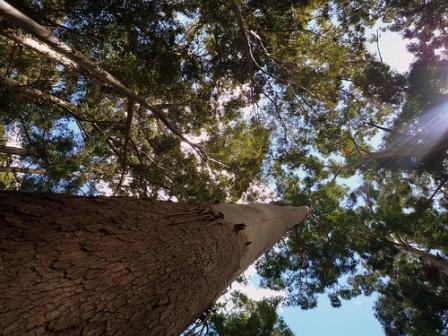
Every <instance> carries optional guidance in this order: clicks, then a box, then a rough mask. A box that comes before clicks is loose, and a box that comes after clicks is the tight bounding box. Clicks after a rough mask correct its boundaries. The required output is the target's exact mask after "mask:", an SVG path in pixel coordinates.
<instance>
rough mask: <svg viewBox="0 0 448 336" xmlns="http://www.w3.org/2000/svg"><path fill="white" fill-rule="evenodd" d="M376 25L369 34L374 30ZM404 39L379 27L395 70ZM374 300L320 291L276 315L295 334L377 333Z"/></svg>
mask: <svg viewBox="0 0 448 336" xmlns="http://www.w3.org/2000/svg"><path fill="white" fill-rule="evenodd" d="M376 28H379V26H377V27H376ZM376 28H375V29H373V30H372V34H376ZM407 43H408V42H407V41H406V40H404V39H403V38H402V37H401V36H400V35H399V34H397V33H392V32H381V31H379V43H378V46H379V49H380V52H381V56H382V59H383V61H384V63H387V64H389V65H390V66H391V67H392V68H393V69H394V70H396V71H398V72H402V73H403V72H406V71H407V70H408V69H409V65H410V64H411V63H412V60H413V57H412V54H411V53H409V52H408V51H407V49H406V44H407ZM368 47H369V50H370V51H371V52H372V53H373V54H376V55H377V54H378V52H377V45H376V43H374V44H371V45H369V46H368ZM375 301H376V297H375V296H370V297H366V296H359V297H357V298H355V299H353V300H350V301H343V303H342V306H341V307H340V308H333V307H331V305H330V302H329V300H328V297H327V296H326V295H325V294H324V295H321V296H320V298H319V304H318V307H317V308H315V309H312V310H307V311H304V310H301V309H299V308H283V309H282V310H281V311H280V315H281V316H282V317H283V318H284V319H285V321H286V322H287V323H288V325H289V326H290V328H291V329H292V330H293V331H294V333H295V334H296V335H297V336H351V335H363V336H381V335H384V332H383V329H382V327H381V325H380V323H379V322H378V321H377V320H376V318H375V317H374V314H373V304H374V302H375Z"/></svg>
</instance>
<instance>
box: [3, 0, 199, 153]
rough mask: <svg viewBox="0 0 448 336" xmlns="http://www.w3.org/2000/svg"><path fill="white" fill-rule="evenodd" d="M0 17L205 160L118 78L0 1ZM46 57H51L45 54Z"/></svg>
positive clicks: (163, 117) (153, 108) (169, 124)
mask: <svg viewBox="0 0 448 336" xmlns="http://www.w3.org/2000/svg"><path fill="white" fill-rule="evenodd" d="M0 15H1V16H3V17H4V18H5V19H6V20H8V21H9V22H11V23H13V24H15V25H16V26H18V27H20V28H22V29H23V30H25V31H26V32H28V33H30V34H31V35H33V36H35V37H36V38H37V39H39V40H40V41H42V42H44V43H46V44H47V45H49V46H50V47H51V48H53V49H54V50H55V51H56V52H58V53H60V54H62V55H63V56H65V57H66V58H68V59H69V60H70V61H72V62H74V63H75V64H76V65H77V66H78V67H79V69H82V70H83V71H85V72H86V73H88V74H90V75H92V76H93V77H95V78H96V79H98V80H100V81H101V82H103V83H105V84H108V85H110V86H111V87H113V88H114V89H115V90H116V91H117V92H118V93H120V94H122V95H123V96H125V97H127V98H128V99H131V100H132V101H134V102H137V103H139V104H140V105H141V106H143V107H145V108H146V109H148V110H150V111H151V112H152V113H153V114H154V115H155V116H156V117H157V118H159V119H160V120H161V121H162V122H163V123H164V124H165V126H166V127H167V128H168V129H169V130H170V131H171V132H172V133H173V134H174V135H176V136H177V137H179V138H180V139H181V140H182V141H184V142H185V143H187V144H189V145H190V146H191V147H192V148H193V149H194V150H195V151H196V152H197V153H198V155H199V156H200V157H201V158H202V159H207V155H206V153H204V151H203V150H202V149H201V148H199V147H198V146H197V145H196V144H194V143H192V142H191V141H189V140H188V139H187V138H186V137H185V136H184V135H183V134H182V133H181V132H180V131H179V130H178V129H177V128H176V127H175V126H174V125H173V124H172V123H171V122H170V121H169V120H168V118H167V117H166V116H165V114H164V113H163V112H162V111H161V110H160V109H158V108H157V107H154V106H151V105H149V104H148V103H147V102H146V99H144V98H142V97H139V96H138V95H136V94H135V93H134V92H132V91H131V90H130V89H129V88H128V87H126V86H125V85H124V84H123V83H122V82H121V81H120V80H119V79H118V78H116V77H115V76H113V75H112V74H110V73H109V72H107V71H106V70H104V69H102V68H101V67H99V66H98V65H97V64H95V63H94V62H92V61H91V60H89V59H87V58H85V57H84V56H83V55H81V54H80V53H78V52H76V51H75V50H74V49H72V48H71V47H70V46H68V45H67V44H65V43H64V42H62V41H60V40H59V39H58V38H57V37H56V36H55V35H53V34H52V32H51V31H50V30H49V29H47V28H46V27H44V26H42V25H40V24H38V23H37V22H36V21H34V20H33V19H31V18H30V17H28V16H27V15H25V14H23V13H22V12H20V11H19V10H17V9H16V8H14V7H13V6H11V5H9V4H8V3H7V2H6V1H4V0H0ZM47 55H48V56H51V55H50V54H48V53H47Z"/></svg>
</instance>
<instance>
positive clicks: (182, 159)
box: [0, 0, 448, 335]
mask: <svg viewBox="0 0 448 336" xmlns="http://www.w3.org/2000/svg"><path fill="white" fill-rule="evenodd" d="M9 4H10V5H11V6H12V7H8V4H7V3H5V2H4V1H0V76H1V77H0V121H1V125H0V136H1V137H0V187H1V188H3V189H20V190H31V191H34V190H46V191H53V192H69V193H75V194H88V195H99V194H102V193H104V192H105V190H109V191H110V193H111V194H116V195H123V196H134V197H151V198H171V199H177V200H182V201H196V202H210V201H215V200H216V201H221V202H236V201H238V200H249V201H253V200H258V199H259V197H261V196H262V195H259V193H257V188H254V187H257V186H263V185H264V186H268V187H269V188H270V189H272V190H273V191H274V192H275V193H276V197H277V199H278V200H281V201H282V202H284V203H287V204H292V205H308V206H310V207H311V208H312V214H311V216H310V217H309V219H308V220H307V221H306V223H305V224H304V225H303V226H302V227H300V228H298V230H297V231H296V232H291V233H290V234H289V236H288V237H287V238H286V239H285V242H284V243H282V244H279V245H278V248H276V249H274V250H272V251H270V252H268V253H267V254H266V255H265V256H264V257H263V258H262V259H261V260H260V261H259V263H258V271H259V274H260V275H261V276H262V279H263V280H262V283H263V285H264V286H268V287H270V288H273V289H285V290H286V291H287V293H288V297H287V299H286V303H287V304H289V305H297V306H300V307H301V308H303V309H309V308H313V307H315V306H316V304H317V299H316V298H317V294H320V293H324V292H326V293H328V295H329V299H330V300H331V303H332V304H333V305H334V306H335V307H337V306H340V305H341V304H342V302H341V299H350V298H352V297H354V296H357V295H360V294H365V295H370V294H372V293H373V292H376V293H379V295H380V296H379V300H378V302H377V304H376V306H375V310H376V313H375V315H376V317H377V318H378V319H379V320H380V322H381V323H382V325H383V326H384V330H385V332H386V334H387V335H448V302H447V300H446V297H448V296H447V293H446V290H447V282H448V226H447V225H448V224H447V219H448V217H447V216H448V213H447V208H448V202H447V197H446V192H447V191H446V188H445V186H446V182H447V181H448V166H447V159H448V157H447V150H448V145H447V129H448V121H447V113H448V111H447V109H448V96H447V87H448V82H447V79H448V72H447V71H448V63H447V62H448V37H447V36H448V34H447V27H448V3H446V2H444V1H438V0H427V1H420V0H410V1H402V0H388V1H379V0H371V1H354V0H318V1H308V0H284V1H274V0H272V1H271V0H268V1H257V0H231V1H216V2H211V1H202V0H184V1H181V0H176V1H172V0H170V1H168V0H166V1H165V0H159V1H150V2H149V1H143V0H141V1H140V0H138V1H137V0H136V1H87V0H71V1H65V0H57V1H54V0H52V1H47V0H43V1H32V0H17V1H10V2H9ZM11 8H12V9H11ZM20 15H22V16H20ZM378 23H379V24H380V26H381V27H386V28H384V29H389V30H392V31H394V32H398V33H399V34H401V35H402V36H403V37H404V38H406V39H408V41H409V45H408V49H409V51H410V52H412V54H413V55H414V61H413V63H412V64H411V66H410V69H409V70H408V71H407V72H406V73H398V72H396V71H394V70H393V69H391V67H390V66H389V65H387V64H385V63H384V62H383V60H382V57H381V53H379V55H373V54H372V53H371V52H369V48H368V45H369V44H375V43H377V42H378V41H377V39H378V34H377V32H375V29H376V27H377V26H376V24H378ZM12 138H14V139H17V141H16V142H17V143H16V144H11V143H10V142H7V140H11V139H12ZM254 190H255V191H254ZM341 277H342V278H343V279H348V280H347V281H345V282H343V281H341ZM237 298H238V299H239V300H241V302H242V305H243V306H244V307H245V308H244V309H246V310H247V311H249V312H250V313H248V314H245V315H244V314H243V315H235V316H226V315H225V314H221V315H217V316H216V318H215V320H213V323H214V325H215V327H216V331H215V332H220V334H222V335H226V332H227V334H228V333H229V331H228V330H231V328H236V327H238V326H241V325H242V324H246V325H247V324H248V323H249V321H252V320H256V319H262V320H263V321H265V322H266V321H267V322H269V321H270V320H269V319H272V321H274V320H275V319H274V317H275V314H274V313H275V310H272V309H271V308H272V306H269V303H266V302H261V303H253V302H250V301H249V300H248V299H247V298H245V297H244V296H238V297H237ZM423 298H424V299H423ZM276 304H277V303H275V304H273V306H275V305H276ZM260 314H261V315H260ZM263 314H265V315H263ZM260 316H263V317H260ZM257 321H258V320H257ZM272 321H271V322H272ZM267 322H266V323H267ZM263 323H264V322H263ZM261 324H262V323H261V322H260V323H258V322H257V325H261ZM271 327H272V325H271ZM283 327H284V326H283V325H281V326H280V327H279V328H283ZM225 330H227V331H225ZM285 330H286V329H285ZM282 332H283V333H282ZM288 332H289V331H279V335H280V334H281V335H289V334H288Z"/></svg>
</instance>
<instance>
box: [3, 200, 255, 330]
mask: <svg viewBox="0 0 448 336" xmlns="http://www.w3.org/2000/svg"><path fill="white" fill-rule="evenodd" d="M220 217H221V216H219V215H218V216H217V215H216V212H212V211H210V209H209V208H208V207H207V206H206V205H191V204H185V203H170V202H155V201H149V200H141V199H140V200H139V199H131V198H120V197H114V198H101V197H100V198H93V197H90V198H89V197H75V196H69V195H55V194H42V193H41V194H38V193H22V192H5V191H0V239H1V240H0V334H1V335H5V336H9V335H22V336H24V335H158V336H160V335H164V336H170V335H178V334H179V333H180V332H181V331H182V330H183V329H184V328H185V327H186V326H187V325H188V324H189V323H191V322H192V321H193V320H194V319H195V318H196V317H198V316H199V314H200V313H201V312H203V311H204V310H206V309H207V308H208V306H209V305H210V304H212V303H213V302H214V301H215V300H216V299H217V298H218V297H219V296H220V295H221V294H222V292H223V291H224V290H225V288H226V287H227V286H228V282H229V281H230V279H232V278H233V277H234V274H235V272H236V271H237V270H238V267H239V260H240V258H241V255H242V254H243V253H245V249H246V248H247V247H246V241H245V238H244V233H243V232H244V231H241V232H240V231H238V230H234V226H233V225H226V224H225V223H223V220H222V218H220Z"/></svg>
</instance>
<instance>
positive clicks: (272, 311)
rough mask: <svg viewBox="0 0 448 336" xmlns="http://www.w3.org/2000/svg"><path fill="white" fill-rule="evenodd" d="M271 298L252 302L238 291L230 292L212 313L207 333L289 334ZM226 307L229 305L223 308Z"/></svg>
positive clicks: (238, 335) (239, 335)
mask: <svg viewBox="0 0 448 336" xmlns="http://www.w3.org/2000/svg"><path fill="white" fill-rule="evenodd" d="M278 304H279V302H278V301H276V300H275V299H271V300H269V299H263V300H261V301H252V300H250V299H249V298H248V297H247V296H245V295H244V294H242V293H239V292H234V293H232V297H231V299H229V302H226V303H224V304H222V306H223V307H221V309H220V310H219V312H218V313H216V314H214V315H212V319H211V330H210V333H209V335H210V336H293V335H294V334H293V333H292V331H291V330H290V329H289V328H288V326H287V325H286V323H285V322H284V321H283V319H282V318H281V317H279V316H278V315H277V313H276V308H277V306H278ZM226 306H232V307H231V311H230V312H227V311H226Z"/></svg>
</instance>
